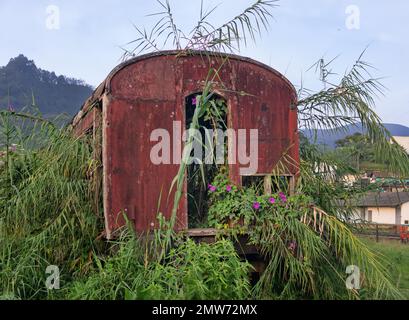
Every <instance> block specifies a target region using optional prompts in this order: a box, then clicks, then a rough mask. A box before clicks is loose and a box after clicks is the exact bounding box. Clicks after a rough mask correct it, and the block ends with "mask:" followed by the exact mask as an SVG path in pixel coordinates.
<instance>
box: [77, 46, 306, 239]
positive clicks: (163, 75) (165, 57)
mask: <svg viewBox="0 0 409 320" xmlns="http://www.w3.org/2000/svg"><path fill="white" fill-rule="evenodd" d="M225 56H226V57H228V61H227V62H225V63H223V61H224V58H223V59H222V58H221V57H220V54H218V55H217V54H212V53H203V52H193V53H189V54H181V52H179V51H163V52H158V53H153V54H148V55H144V56H140V57H137V58H135V59H132V60H129V61H127V62H125V63H123V64H121V65H119V66H118V67H117V68H115V69H114V70H113V71H112V72H111V74H110V75H109V76H108V78H107V79H106V80H105V81H104V82H103V83H102V84H101V85H100V86H99V87H98V88H97V89H96V90H95V92H94V94H93V95H92V96H91V97H90V98H89V99H88V100H87V101H86V103H85V104H84V106H83V107H82V109H81V111H80V112H79V113H78V114H77V116H76V117H75V118H74V120H73V122H72V127H73V130H74V133H75V134H76V135H82V134H93V137H94V139H96V140H98V141H96V142H98V143H97V145H101V146H102V147H101V148H102V149H101V154H102V163H103V173H102V174H103V198H104V212H105V223H106V234H107V237H108V238H110V237H111V236H112V234H113V232H114V231H115V230H117V229H118V228H119V227H121V226H122V225H123V224H124V221H123V220H124V219H123V214H122V213H123V212H125V213H126V214H127V216H128V218H129V220H130V221H132V222H133V223H134V224H135V228H136V230H137V231H147V230H151V229H153V228H155V227H157V220H156V218H157V213H158V207H159V208H160V210H159V211H160V212H162V213H163V214H164V216H165V217H167V218H169V217H170V215H171V211H172V206H173V203H172V200H173V195H170V197H168V192H169V190H170V187H171V184H172V181H173V179H174V178H175V176H176V175H177V173H178V169H179V165H177V164H170V165H163V164H162V165H154V164H152V162H151V159H150V151H151V148H152V147H153V146H154V145H155V143H153V142H151V141H150V134H151V132H152V131H153V130H155V129H158V128H162V129H167V130H169V132H172V129H173V122H174V121H181V122H182V123H183V124H185V118H186V115H185V99H186V97H188V96H190V95H192V94H194V93H197V92H201V91H202V90H203V84H204V80H205V79H206V78H207V76H208V73H209V70H210V68H212V67H213V68H219V67H220V66H221V65H222V68H221V70H220V78H221V81H222V83H223V85H222V84H221V83H218V82H216V83H214V91H215V92H217V94H218V95H220V96H221V97H223V98H224V99H225V101H226V102H227V106H228V115H227V119H228V127H229V128H231V129H234V130H238V129H247V130H251V129H258V130H259V159H258V172H257V174H256V176H269V175H270V174H271V172H272V171H273V169H274V167H275V165H276V164H277V163H278V161H279V160H280V159H281V157H282V155H283V154H284V153H287V154H288V155H289V156H290V157H291V158H292V159H294V160H295V163H297V162H298V161H299V137H298V130H297V111H296V108H295V105H296V99H297V98H296V92H295V89H294V87H293V86H292V85H291V83H290V82H289V81H288V80H287V79H286V78H284V77H283V76H282V75H281V74H280V73H278V72H277V71H275V70H273V69H272V68H270V67H268V66H266V65H264V64H261V63H259V62H256V61H254V60H251V59H248V58H243V57H240V56H235V55H225ZM226 87H227V88H228V89H229V91H225V90H223V88H226ZM243 92H244V93H246V95H243V94H240V93H243ZM98 132H102V134H101V135H99V134H98ZM99 142H101V143H99ZM172 157H173V155H172ZM229 169H230V178H231V180H232V181H233V182H234V183H236V184H237V185H241V184H242V181H243V177H241V176H240V165H230V168H229ZM297 170H298V168H297V166H296V165H294V166H290V167H289V169H288V172H287V175H288V176H290V177H293V176H295V175H296V174H297ZM267 188H268V184H267ZM186 191H187V184H186V183H185V187H184V194H185V196H184V198H183V199H182V201H181V203H180V207H179V210H178V215H177V226H176V228H177V229H178V230H186V229H187V228H188V221H187V220H188V213H187V196H186ZM161 194H162V197H161V199H162V200H161V201H160V203H158V202H159V199H160V195H161ZM168 199H170V200H169V201H167V200H168Z"/></svg>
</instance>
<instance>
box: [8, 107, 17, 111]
mask: <svg viewBox="0 0 409 320" xmlns="http://www.w3.org/2000/svg"><path fill="white" fill-rule="evenodd" d="M8 109H9V111H10V112H14V111H16V110H14V108H13V106H12V105H9V107H8Z"/></svg>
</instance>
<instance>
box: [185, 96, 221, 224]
mask: <svg viewBox="0 0 409 320" xmlns="http://www.w3.org/2000/svg"><path fill="white" fill-rule="evenodd" d="M200 96H201V93H200V92H199V93H195V94H192V95H190V96H188V97H186V100H185V106H186V110H185V112H186V130H189V129H190V127H191V124H192V122H193V117H194V114H195V111H196V109H197V107H198V103H199V101H200ZM198 126H199V129H198V130H199V132H200V137H199V139H198V140H199V141H196V142H195V145H194V147H193V150H192V154H193V152H194V150H195V148H201V149H202V155H203V157H202V159H194V160H193V163H192V164H190V165H188V166H187V209H188V226H189V228H190V229H195V228H205V227H206V226H207V216H208V211H209V193H208V186H209V185H210V184H211V183H212V182H213V180H214V178H215V177H216V175H217V173H218V169H219V166H220V164H219V165H218V164H217V162H219V161H216V159H215V149H216V142H215V140H217V139H218V138H219V139H220V137H218V136H217V134H216V135H215V136H213V138H209V132H212V131H213V132H215V131H214V130H217V129H220V130H222V131H223V132H225V130H226V129H227V104H226V100H225V99H224V98H222V97H221V96H219V95H217V94H212V96H211V98H210V99H209V100H208V102H207V103H206V104H205V106H204V112H202V114H201V115H200V117H199V119H198ZM223 137H224V138H223V144H224V150H225V153H224V154H225V155H227V137H225V136H223ZM200 140H201V141H200ZM208 140H211V141H212V144H211V145H210V147H211V149H212V150H211V151H210V152H209V141H208ZM219 141H220V140H219ZM219 143H220V142H219ZM209 154H210V155H211V156H210V158H211V159H210V160H211V161H209V157H205V156H206V155H209ZM223 161H226V160H225V159H223ZM209 162H210V163H211V164H209Z"/></svg>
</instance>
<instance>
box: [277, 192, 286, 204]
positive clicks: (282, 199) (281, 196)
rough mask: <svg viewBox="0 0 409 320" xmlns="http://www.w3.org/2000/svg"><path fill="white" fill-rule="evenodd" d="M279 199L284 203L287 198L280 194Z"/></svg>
mask: <svg viewBox="0 0 409 320" xmlns="http://www.w3.org/2000/svg"><path fill="white" fill-rule="evenodd" d="M279 197H280V199H281V201H282V202H284V203H285V202H287V196H286V195H285V194H284V193H282V192H280V193H279Z"/></svg>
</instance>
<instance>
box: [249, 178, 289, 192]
mask: <svg viewBox="0 0 409 320" xmlns="http://www.w3.org/2000/svg"><path fill="white" fill-rule="evenodd" d="M242 186H243V187H244V188H252V189H254V190H255V191H256V192H257V194H258V195H260V196H261V195H264V194H274V193H278V192H285V193H286V194H289V195H290V194H293V192H294V177H293V176H271V175H258V176H243V177H242Z"/></svg>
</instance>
